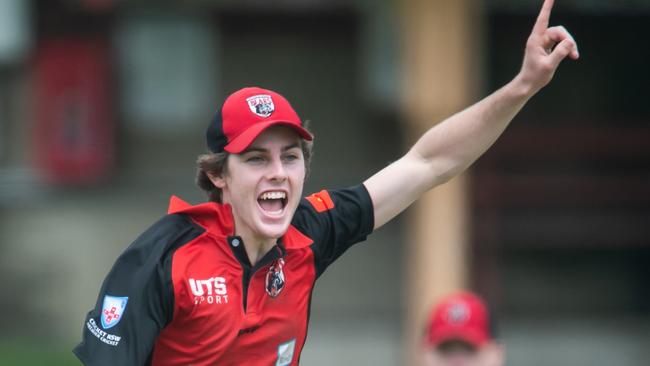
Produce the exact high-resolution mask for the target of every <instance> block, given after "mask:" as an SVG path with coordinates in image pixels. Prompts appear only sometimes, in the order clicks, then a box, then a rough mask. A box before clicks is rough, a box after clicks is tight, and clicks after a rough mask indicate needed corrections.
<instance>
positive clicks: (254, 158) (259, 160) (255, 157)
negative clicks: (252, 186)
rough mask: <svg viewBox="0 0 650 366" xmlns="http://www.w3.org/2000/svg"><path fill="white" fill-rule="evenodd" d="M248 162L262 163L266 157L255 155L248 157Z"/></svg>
mask: <svg viewBox="0 0 650 366" xmlns="http://www.w3.org/2000/svg"><path fill="white" fill-rule="evenodd" d="M245 161H246V162H247V163H262V162H264V158H263V157H262V156H260V155H253V156H250V157H247V158H246V160H245Z"/></svg>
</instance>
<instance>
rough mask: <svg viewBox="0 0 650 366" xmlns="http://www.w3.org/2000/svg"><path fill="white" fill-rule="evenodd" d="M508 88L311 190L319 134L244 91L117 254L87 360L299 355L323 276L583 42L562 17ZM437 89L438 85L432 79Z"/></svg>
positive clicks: (490, 131)
mask: <svg viewBox="0 0 650 366" xmlns="http://www.w3.org/2000/svg"><path fill="white" fill-rule="evenodd" d="M552 5H553V1H552V0H546V1H545V2H544V5H543V6H542V9H541V11H540V14H539V17H538V19H537V21H536V23H535V26H534V28H533V31H532V33H531V35H530V38H529V39H528V42H527V45H526V51H525V55H524V60H523V65H522V67H521V70H520V72H519V73H518V74H517V75H516V76H515V78H514V79H513V80H512V81H511V82H509V83H508V84H507V85H505V86H504V87H502V88H501V89H500V90H498V91H496V92H494V93H493V94H492V95H490V96H488V97H487V98H485V99H483V100H481V101H480V102H478V103H476V104H475V105H473V106H471V107H469V108H467V109H465V110H464V111H462V112H460V113H458V114H456V115H454V116H452V117H450V118H448V119H447V120H445V121H443V122H441V123H439V124H436V125H435V126H434V127H432V128H431V129H430V130H429V131H427V132H426V133H425V134H424V135H423V136H422V137H421V138H420V139H419V140H418V141H417V142H416V144H415V145H414V146H413V147H412V148H411V149H410V150H409V151H408V152H407V153H406V155H404V156H403V157H401V158H400V159H399V160H397V161H395V162H394V163H392V164H390V165H389V166H387V167H386V168H384V169H383V170H381V171H379V172H378V173H376V174H375V175H373V176H372V177H370V178H368V179H367V180H366V181H365V182H363V183H361V184H358V185H355V186H352V187H348V188H344V189H325V190H322V191H320V192H317V193H314V194H311V195H309V196H307V197H304V198H302V197H303V196H302V193H303V192H302V190H303V183H304V179H305V176H306V173H307V170H308V168H309V159H310V155H311V143H312V140H313V136H312V134H311V133H310V132H309V131H308V130H306V129H305V128H304V126H303V124H302V120H301V119H300V118H299V117H298V114H297V113H296V112H295V110H294V109H293V108H292V106H291V104H290V103H289V102H288V101H287V99H285V98H284V97H283V96H282V95H280V94H278V93H276V92H274V91H271V90H267V89H262V88H257V87H250V88H244V89H241V90H238V91H236V92H234V93H233V94H231V95H230V96H229V97H228V98H227V99H226V100H225V102H224V103H223V105H222V106H221V108H220V109H219V110H218V112H217V114H216V116H215V117H214V119H213V121H212V123H211V124H210V126H209V128H208V130H207V146H208V149H209V151H210V152H209V154H206V155H203V156H201V157H200V158H199V161H198V163H199V172H198V178H197V181H198V184H199V186H200V187H201V188H203V189H204V190H206V192H207V194H208V197H209V202H206V203H203V204H199V205H194V206H193V205H190V204H187V203H185V202H183V201H182V200H180V199H179V198H176V197H173V198H172V200H171V203H170V206H169V210H168V214H167V215H165V216H164V217H163V218H162V219H160V220H159V221H158V222H156V223H155V224H153V225H152V226H151V227H150V228H149V229H148V230H146V231H145V232H144V233H143V234H142V235H141V236H140V237H138V238H137V239H136V240H135V241H134V242H133V243H132V244H131V245H130V246H129V247H128V248H127V249H126V250H125V251H124V253H123V254H122V255H121V256H120V257H119V258H118V259H117V261H116V262H115V264H114V266H113V268H112V269H111V271H110V272H109V273H108V275H107V277H106V279H105V280H104V283H103V284H102V287H101V290H100V293H99V297H98V299H97V302H96V304H95V307H94V308H93V309H92V310H91V311H90V312H89V313H88V315H87V317H86V320H85V322H84V325H83V339H82V342H81V343H80V344H79V345H78V346H77V347H76V348H75V350H74V352H75V354H76V355H77V356H78V357H79V359H80V360H81V361H82V362H83V363H84V364H86V365H93V366H99V365H149V364H152V365H194V366H207V365H267V366H271V365H275V366H288V365H298V363H299V359H300V352H301V350H302V348H303V345H304V343H305V339H306V336H307V325H308V320H309V310H310V303H311V296H312V290H313V287H314V283H315V281H316V279H317V278H318V277H319V276H320V275H321V274H322V273H323V272H324V271H325V270H326V269H327V267H328V266H329V265H330V264H331V263H332V262H333V261H335V260H336V259H337V258H338V257H339V256H340V255H341V254H343V253H344V252H345V251H346V250H347V249H348V248H349V247H350V246H351V245H352V244H354V243H357V242H359V241H363V240H365V238H366V237H367V235H369V234H370V233H371V232H372V231H373V230H374V229H376V228H379V227H381V226H382V225H384V224H385V223H386V222H388V221H389V220H391V219H392V218H393V217H395V216H396V215H397V214H399V213H400V212H401V211H403V210H404V209H405V208H406V207H408V206H409V205H410V204H411V203H413V201H415V200H416V199H418V197H420V196H421V195H422V194H423V193H425V192H426V191H428V190H429V189H431V188H433V187H435V186H437V185H439V184H442V183H444V182H446V181H448V180H449V179H451V178H452V177H454V176H456V175H457V174H459V173H460V172H462V171H463V170H465V169H466V168H467V167H468V166H469V165H470V164H471V163H472V162H474V161H475V160H476V159H477V158H478V157H479V156H480V155H481V154H482V153H483V152H484V151H485V150H486V149H487V148H488V147H489V146H490V145H491V144H492V143H493V142H494V141H495V140H496V139H497V137H498V136H499V135H500V134H501V133H502V131H503V130H504V129H505V128H506V126H507V125H508V123H509V122H510V121H511V120H512V118H513V117H514V116H515V114H516V113H517V112H518V111H519V110H520V109H521V108H522V107H523V105H524V104H525V103H526V101H528V99H530V98H531V97H532V96H533V95H534V94H535V93H536V92H537V91H539V90H540V89H541V88H542V87H544V86H545V85H546V84H547V83H548V82H549V81H550V80H551V78H552V77H553V74H554V73H555V70H556V69H557V67H558V65H559V64H560V62H561V61H562V60H563V59H564V58H566V57H567V56H568V57H570V58H573V59H577V58H578V49H577V46H576V43H575V42H574V40H573V38H572V37H571V35H570V34H569V33H568V32H567V31H566V30H565V29H564V28H563V27H550V28H549V27H548V23H549V17H550V14H551V8H552ZM432 87H435V86H432Z"/></svg>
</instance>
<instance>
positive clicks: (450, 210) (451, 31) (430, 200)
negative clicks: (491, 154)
mask: <svg viewBox="0 0 650 366" xmlns="http://www.w3.org/2000/svg"><path fill="white" fill-rule="evenodd" d="M401 4H402V8H401V10H402V14H401V16H402V36H403V39H402V40H403V63H402V76H403V85H402V90H403V93H402V106H403V112H404V113H403V116H404V117H405V128H406V129H407V136H409V137H410V138H409V140H410V141H409V143H413V142H414V140H415V139H416V138H417V137H419V136H420V135H421V134H422V133H423V132H424V131H426V130H427V129H428V128H430V127H431V126H433V125H434V124H435V123H437V122H440V121H442V120H443V119H445V118H446V117H448V116H450V115H452V114H454V113H456V112H458V111H460V110H461V109H463V108H464V107H466V106H468V105H469V104H470V103H472V101H473V100H474V99H475V98H476V97H477V96H478V95H480V94H481V91H480V85H481V84H482V83H481V82H480V80H479V72H478V71H479V70H478V69H479V67H478V66H480V61H481V60H480V57H479V56H480V54H481V52H480V49H479V48H480V47H481V46H482V39H481V32H480V31H481V27H480V26H479V20H480V15H481V14H482V7H481V5H482V3H481V2H480V1H474V0H403V1H402V2H401ZM467 180H468V178H467V174H465V175H462V176H460V177H457V178H455V179H454V180H452V181H450V182H449V183H447V184H445V185H443V186H440V187H438V188H436V189H434V190H432V191H431V192H429V193H427V194H426V195H425V196H424V197H422V199H420V200H419V201H418V202H417V204H416V207H415V209H414V210H412V211H411V215H410V216H409V217H410V220H409V223H408V228H409V237H408V238H407V240H408V241H409V243H408V244H407V245H405V248H407V250H408V252H407V254H406V256H405V260H406V261H407V262H406V264H405V268H406V273H405V275H406V277H405V278H406V284H405V285H406V289H407V290H406V294H407V300H406V311H407V313H406V316H405V324H406V331H405V335H406V345H405V347H404V351H405V354H404V358H403V359H404V362H403V364H404V365H421V364H422V359H421V342H422V335H423V329H424V327H425V325H426V320H427V316H428V314H429V311H430V307H431V305H432V304H433V303H434V301H435V300H436V299H438V298H439V297H440V296H441V295H444V294H445V293H448V292H449V291H452V290H454V289H458V288H462V287H466V286H467V285H468V279H469V268H468V265H469V263H470V261H469V258H468V234H469V230H470V226H469V222H468V221H469V219H468V217H469V215H468V212H467V207H468V202H467V191H468V189H467Z"/></svg>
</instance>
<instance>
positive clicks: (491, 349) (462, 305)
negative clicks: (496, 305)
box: [423, 291, 505, 366]
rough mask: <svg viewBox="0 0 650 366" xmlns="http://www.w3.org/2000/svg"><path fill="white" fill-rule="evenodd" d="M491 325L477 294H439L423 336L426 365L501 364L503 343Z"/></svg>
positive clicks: (469, 365) (485, 309)
mask: <svg viewBox="0 0 650 366" xmlns="http://www.w3.org/2000/svg"><path fill="white" fill-rule="evenodd" d="M494 328H495V327H494V324H493V320H492V317H491V316H490V312H489V310H488V308H487V306H486V304H485V301H484V300H483V299H482V298H481V297H479V296H478V295H476V294H474V293H471V292H467V291H462V292H458V293H454V294H450V295H448V296H446V297H444V298H442V299H441V300H440V301H439V302H438V303H437V304H436V306H435V307H434V308H433V311H432V312H431V315H430V317H429V321H428V324H427V328H426V333H425V336H424V342H423V346H424V360H425V364H426V366H503V365H504V363H505V358H504V357H505V355H504V347H503V345H502V344H501V343H500V342H499V341H497V339H496V337H495V332H494Z"/></svg>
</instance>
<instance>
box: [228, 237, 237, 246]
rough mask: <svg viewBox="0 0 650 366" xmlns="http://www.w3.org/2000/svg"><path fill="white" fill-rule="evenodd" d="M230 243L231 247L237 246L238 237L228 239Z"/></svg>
mask: <svg viewBox="0 0 650 366" xmlns="http://www.w3.org/2000/svg"><path fill="white" fill-rule="evenodd" d="M230 244H232V246H233V247H238V246H239V239H237V238H233V239H232V240H231V241H230Z"/></svg>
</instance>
